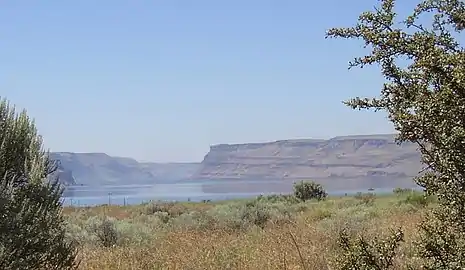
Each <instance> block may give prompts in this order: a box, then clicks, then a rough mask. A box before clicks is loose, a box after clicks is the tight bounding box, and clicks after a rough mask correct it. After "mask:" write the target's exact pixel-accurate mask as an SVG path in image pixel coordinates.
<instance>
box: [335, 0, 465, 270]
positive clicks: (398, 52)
mask: <svg viewBox="0 0 465 270" xmlns="http://www.w3.org/2000/svg"><path fill="white" fill-rule="evenodd" d="M394 7H395V1H394V0H381V1H380V5H379V6H378V7H377V8H375V9H374V11H370V12H364V13H362V14H361V15H360V17H359V19H358V22H357V24H356V25H355V26H353V27H348V28H333V29H330V30H329V31H328V32H327V37H339V38H347V39H359V40H362V41H363V42H364V43H365V47H366V48H368V49H369V53H367V55H365V56H361V57H357V58H355V60H354V61H352V62H350V63H349V67H350V68H351V67H364V66H367V65H373V64H376V65H378V66H379V67H380V68H381V72H382V74H383V75H384V77H385V78H386V82H385V83H384V85H383V87H382V89H381V91H380V96H379V97H365V98H360V97H356V98H353V99H351V100H348V101H345V102H344V103H345V104H346V105H348V106H350V107H352V108H353V109H373V110H375V111H378V110H384V111H385V112H387V114H388V117H389V119H390V121H391V122H392V123H393V124H394V127H395V129H396V130H397V131H398V137H397V140H398V142H399V143H401V142H404V141H410V142H414V143H416V144H417V145H418V147H419V150H420V151H421V154H422V161H423V163H424V164H425V170H424V174H422V175H420V176H419V177H417V178H416V179H415V180H416V182H417V183H418V184H419V185H420V186H421V187H423V188H424V189H425V191H426V193H428V194H431V195H436V196H437V198H438V202H439V206H438V209H436V210H435V211H433V213H432V214H431V217H430V218H428V219H426V220H425V221H424V222H423V224H422V225H421V226H420V228H421V231H422V233H423V235H424V239H423V241H422V242H421V250H420V252H419V255H420V256H421V257H422V258H423V264H424V265H423V266H424V267H425V269H463V268H464V267H465V226H464V225H463V224H465V52H464V48H463V47H462V45H461V44H460V40H459V37H461V34H462V31H463V30H464V28H465V4H464V2H463V1H459V0H424V1H421V2H420V3H419V4H418V5H417V6H416V7H415V8H414V10H413V11H412V13H411V15H410V16H408V17H406V18H404V19H398V15H397V14H396V12H395V9H394Z"/></svg>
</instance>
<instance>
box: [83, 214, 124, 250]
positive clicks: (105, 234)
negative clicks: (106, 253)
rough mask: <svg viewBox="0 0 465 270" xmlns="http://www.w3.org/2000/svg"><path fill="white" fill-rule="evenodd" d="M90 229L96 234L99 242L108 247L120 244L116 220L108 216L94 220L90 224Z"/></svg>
mask: <svg viewBox="0 0 465 270" xmlns="http://www.w3.org/2000/svg"><path fill="white" fill-rule="evenodd" d="M88 227H89V228H88V230H89V231H90V232H92V233H93V234H95V236H96V237H97V239H98V242H99V243H100V244H101V245H102V246H103V247H106V248H110V247H114V246H116V245H118V244H119V240H120V233H119V232H118V229H117V228H116V224H115V220H114V219H110V218H108V217H103V218H102V219H100V218H98V219H97V220H93V222H91V223H90V224H89V225H88Z"/></svg>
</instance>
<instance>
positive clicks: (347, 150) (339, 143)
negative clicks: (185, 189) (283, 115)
mask: <svg viewBox="0 0 465 270" xmlns="http://www.w3.org/2000/svg"><path fill="white" fill-rule="evenodd" d="M394 138H395V136H394V135H366V136H364V135H361V136H344V137H335V138H332V139H329V140H313V139H306V140H283V141H276V142H269V143H248V144H220V145H214V146H211V147H210V152H209V153H208V154H207V155H206V156H205V158H204V160H203V161H202V163H201V167H200V169H199V170H198V171H197V173H196V174H195V175H194V176H193V177H194V178H195V179H238V180H241V179H244V180H247V179H250V180H266V179H270V180H271V179H272V180H278V179H289V180H299V179H313V180H315V181H316V182H321V183H323V184H324V185H325V186H329V187H334V188H336V187H338V188H359V187H360V186H363V187H373V188H382V187H397V186H412V185H413V182H412V177H413V176H415V175H417V174H418V172H419V171H420V170H421V168H422V164H421V162H420V154H419V152H418V151H417V147H416V145H415V144H412V143H403V144H402V145H398V144H396V143H395V141H394Z"/></svg>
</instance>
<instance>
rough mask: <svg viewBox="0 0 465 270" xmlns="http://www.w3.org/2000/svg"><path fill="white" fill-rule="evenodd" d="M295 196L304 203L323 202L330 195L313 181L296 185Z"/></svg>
mask: <svg viewBox="0 0 465 270" xmlns="http://www.w3.org/2000/svg"><path fill="white" fill-rule="evenodd" d="M294 196H295V197H296V198H298V199H299V200H302V201H307V200H312V199H316V200H319V201H320V200H323V199H325V198H326V197H327V196H328V194H327V193H326V191H325V190H324V189H323V187H322V186H321V185H320V184H317V183H315V182H311V181H300V182H298V183H295V184H294Z"/></svg>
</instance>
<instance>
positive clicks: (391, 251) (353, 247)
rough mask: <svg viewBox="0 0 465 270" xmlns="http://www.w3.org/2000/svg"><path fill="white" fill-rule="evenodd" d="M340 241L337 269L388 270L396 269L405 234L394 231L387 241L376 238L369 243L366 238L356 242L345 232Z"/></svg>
mask: <svg viewBox="0 0 465 270" xmlns="http://www.w3.org/2000/svg"><path fill="white" fill-rule="evenodd" d="M338 240H339V241H338V245H339V247H340V249H341V252H340V255H339V256H337V259H336V265H337V269H341V270H350V269H357V270H372V269H378V270H388V269H394V259H395V257H396V255H397V254H396V252H397V251H398V248H399V246H400V244H401V243H402V242H403V241H404V234H403V232H402V231H401V230H400V229H399V230H397V231H392V232H391V235H390V236H389V237H387V238H386V239H380V238H378V237H376V238H373V240H371V241H369V240H367V239H366V238H365V237H358V238H356V239H355V240H354V239H353V237H351V235H350V234H349V233H348V232H346V231H345V230H343V231H341V233H340V235H339V239H338Z"/></svg>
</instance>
